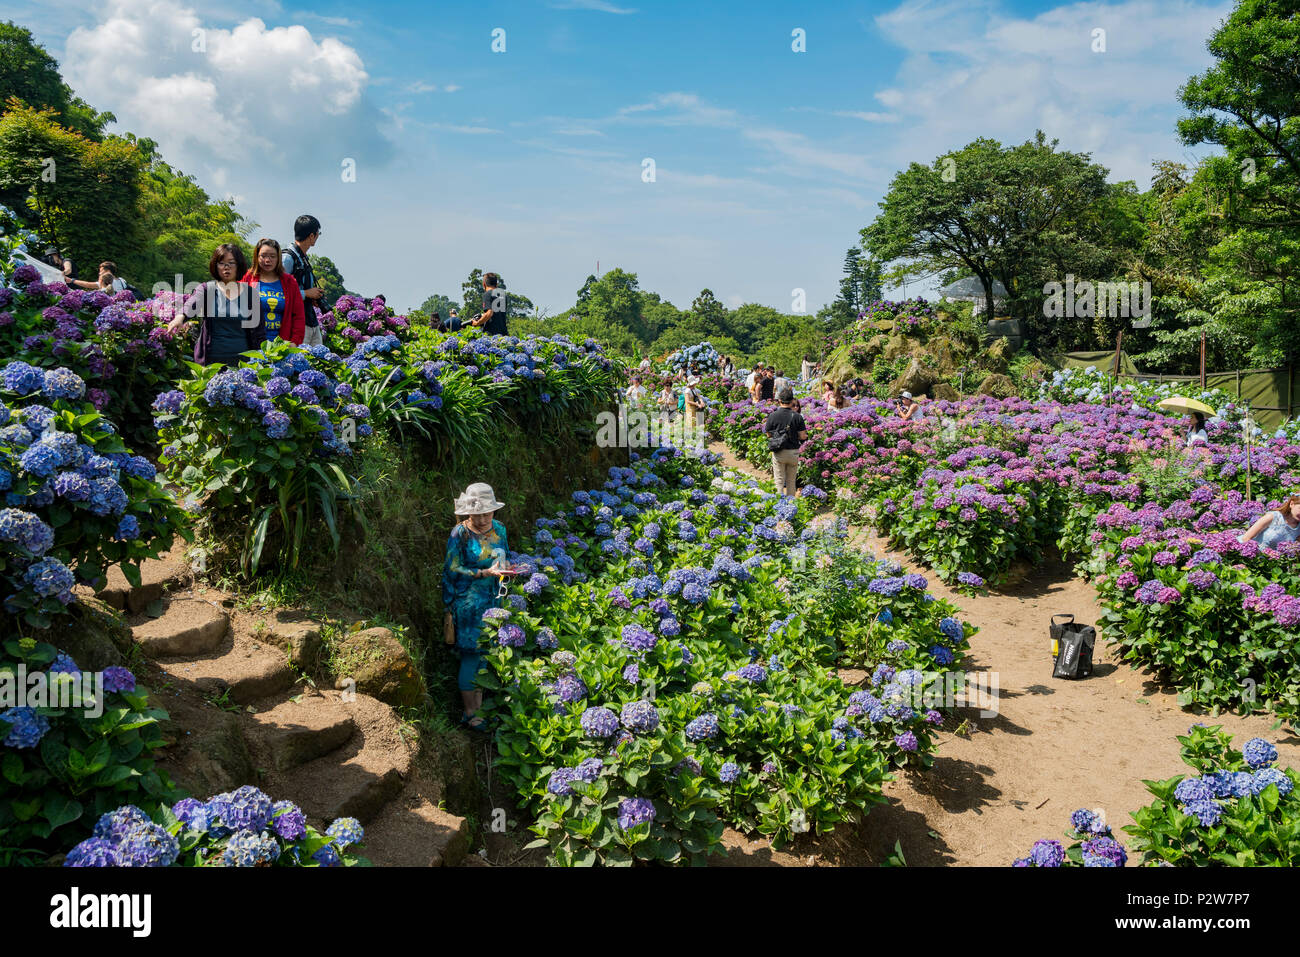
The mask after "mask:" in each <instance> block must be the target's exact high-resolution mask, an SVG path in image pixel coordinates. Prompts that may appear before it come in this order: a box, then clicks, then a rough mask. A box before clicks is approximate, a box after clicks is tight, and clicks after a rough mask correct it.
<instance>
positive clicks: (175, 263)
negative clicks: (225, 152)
mask: <svg viewBox="0 0 1300 957" xmlns="http://www.w3.org/2000/svg"><path fill="white" fill-rule="evenodd" d="M126 141H127V142H129V143H132V144H134V145H135V146H136V147H137V148H138V149H140V150H141V152H142V153H143V154H144V158H145V161H146V162H147V164H148V165H147V166H146V167H145V168H144V169H143V171H142V172H141V174H140V201H139V214H138V221H139V224H140V233H141V235H143V236H145V237H148V241H147V243H146V244H145V245H144V246H143V247H142V248H141V249H140V250H139V251H138V252H134V253H116V254H115V255H116V259H115V260H114V261H115V262H116V263H117V267H118V270H119V272H120V273H121V274H122V275H123V276H125V277H127V278H129V279H130V280H131V281H132V282H134V283H135V284H136V285H137V286H138V287H140V288H141V289H143V290H145V291H146V292H147V291H148V290H149V289H150V288H151V287H153V286H154V284H155V283H166V284H167V285H168V286H169V287H171V288H172V289H173V290H174V291H176V292H180V291H181V290H183V289H184V287H185V284H186V283H190V282H207V281H208V280H209V279H210V278H211V276H210V274H209V272H208V262H209V260H210V259H211V257H212V252H213V250H215V249H216V248H217V247H218V246H220V245H221V244H223V243H234V244H236V245H242V246H243V247H244V253H245V255H246V256H247V255H251V250H249V249H248V244H247V242H244V241H243V239H244V237H246V236H247V233H248V231H249V229H250V228H253V227H254V225H255V224H252V223H248V222H247V221H245V220H244V218H243V217H242V216H240V215H239V213H238V212H237V211H236V210H235V204H234V202H233V200H229V199H224V200H217V201H213V200H212V199H211V198H210V197H209V196H208V194H207V192H206V191H205V190H204V189H203V188H202V187H200V186H199V184H198V183H197V182H195V180H194V177H192V176H187V175H185V174H184V173H181V172H180V171H179V170H176V169H173V168H172V167H171V166H169V165H168V164H167V163H165V162H163V160H162V157H161V156H159V155H158V153H157V152H156V151H155V149H154V146H153V143H151V142H150V141H148V140H138V139H136V138H135V137H134V136H132V135H131V134H129V133H128V134H127V135H126ZM109 258H112V257H109ZM90 262H91V261H90V260H86V261H85V262H83V263H82V265H87V264H89V263H90ZM95 262H96V263H97V262H98V260H95ZM178 275H179V276H181V277H182V280H181V283H180V285H179V286H178V285H177V284H176V276H178Z"/></svg>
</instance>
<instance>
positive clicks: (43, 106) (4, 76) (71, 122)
mask: <svg viewBox="0 0 1300 957" xmlns="http://www.w3.org/2000/svg"><path fill="white" fill-rule="evenodd" d="M10 97H17V98H18V99H19V100H21V101H23V102H24V103H26V104H27V105H28V106H31V107H34V108H36V109H38V110H47V109H48V110H53V111H54V112H55V114H56V115H57V116H58V118H59V122H60V124H61V125H63V126H66V127H67V128H68V129H70V130H73V131H75V132H77V133H80V134H81V135H82V136H85V137H87V138H89V139H92V140H98V139H100V138H102V137H103V135H104V127H105V126H107V125H108V124H109V123H112V122H114V121H115V120H116V119H117V117H115V116H114V115H113V114H112V113H100V112H98V111H96V110H95V109H93V108H92V107H91V106H90V105H89V104H87V103H86V102H85V101H84V100H82V99H81V98H80V97H79V96H77V95H76V94H75V93H73V92H72V89H71V88H70V87H69V86H68V85H67V84H66V83H64V82H63V77H61V76H60V75H59V65H58V63H56V62H55V61H54V58H53V57H52V56H50V55H49V54H48V53H47V52H46V51H45V48H44V47H42V46H41V45H40V44H39V43H36V42H35V41H33V40H32V32H31V31H30V30H28V29H27V28H26V27H20V26H18V25H17V24H15V23H14V22H13V21H6V22H5V23H0V103H5V102H6V101H7V100H9V98H10Z"/></svg>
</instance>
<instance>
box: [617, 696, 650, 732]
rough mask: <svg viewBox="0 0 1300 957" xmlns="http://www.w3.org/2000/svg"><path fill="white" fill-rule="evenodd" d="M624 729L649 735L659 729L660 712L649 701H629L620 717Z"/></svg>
mask: <svg viewBox="0 0 1300 957" xmlns="http://www.w3.org/2000/svg"><path fill="white" fill-rule="evenodd" d="M620 720H621V721H622V724H623V727H625V728H627V729H628V730H629V731H638V732H641V733H643V734H648V733H650V732H651V731H654V730H655V729H657V728H658V727H659V710H658V709H657V708H656V707H655V706H654V705H652V704H651V703H650V702H649V701H629V702H628V703H627V704H625V705H623V711H622V714H621V715H620Z"/></svg>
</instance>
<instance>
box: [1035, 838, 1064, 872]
mask: <svg viewBox="0 0 1300 957" xmlns="http://www.w3.org/2000/svg"><path fill="white" fill-rule="evenodd" d="M1029 860H1030V862H1031V863H1032V864H1033V865H1034V867H1060V866H1061V864H1062V863H1064V862H1065V848H1063V847H1061V842H1060V841H1050V840H1042V841H1035V842H1034V846H1033V848H1031V849H1030V851H1029Z"/></svg>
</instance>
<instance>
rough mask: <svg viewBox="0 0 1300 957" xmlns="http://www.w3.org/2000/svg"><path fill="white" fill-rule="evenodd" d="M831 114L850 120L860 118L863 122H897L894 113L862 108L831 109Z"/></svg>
mask: <svg viewBox="0 0 1300 957" xmlns="http://www.w3.org/2000/svg"><path fill="white" fill-rule="evenodd" d="M831 116H842V117H844V118H846V119H850V120H862V122H864V123H897V122H898V114H896V113H873V112H870V111H862V110H832V111H831Z"/></svg>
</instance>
